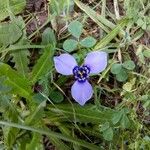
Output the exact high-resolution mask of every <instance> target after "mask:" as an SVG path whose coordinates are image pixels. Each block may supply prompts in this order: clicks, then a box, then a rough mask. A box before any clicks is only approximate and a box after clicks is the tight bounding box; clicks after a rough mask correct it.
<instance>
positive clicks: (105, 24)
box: [74, 0, 115, 33]
mask: <svg viewBox="0 0 150 150" xmlns="http://www.w3.org/2000/svg"><path fill="white" fill-rule="evenodd" d="M74 1H75V3H76V5H77V6H78V7H79V8H80V9H81V10H83V11H84V12H85V13H86V14H87V15H88V16H89V17H90V18H91V19H92V20H93V21H94V22H96V23H97V24H98V25H99V26H100V27H101V28H102V29H103V30H104V31H105V32H107V33H108V32H109V28H110V29H113V28H114V27H115V25H114V24H113V23H112V22H110V21H109V20H107V19H106V18H105V17H103V16H102V15H99V14H98V13H96V12H95V11H94V10H92V9H91V8H90V7H89V6H86V5H85V4H83V3H82V2H80V1H78V0H74Z"/></svg>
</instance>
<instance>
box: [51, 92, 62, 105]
mask: <svg viewBox="0 0 150 150" xmlns="http://www.w3.org/2000/svg"><path fill="white" fill-rule="evenodd" d="M50 99H51V100H52V101H53V102H55V103H61V102H62V101H63V100H64V96H63V95H62V93H60V92H59V91H52V92H51V93H50Z"/></svg>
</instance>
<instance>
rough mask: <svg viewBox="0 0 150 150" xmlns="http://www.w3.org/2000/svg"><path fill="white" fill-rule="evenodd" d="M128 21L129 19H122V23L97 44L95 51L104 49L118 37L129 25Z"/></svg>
mask: <svg viewBox="0 0 150 150" xmlns="http://www.w3.org/2000/svg"><path fill="white" fill-rule="evenodd" d="M128 21H129V20H128V19H122V20H121V21H120V23H119V24H118V25H116V27H115V28H114V29H113V30H112V31H111V32H110V33H109V34H107V35H106V36H105V37H104V38H103V39H102V40H101V41H99V42H98V43H97V44H96V46H95V47H94V50H98V49H101V48H104V47H105V46H106V45H107V44H108V43H109V42H110V41H111V40H112V39H114V38H115V37H116V35H117V34H118V33H119V32H120V31H121V29H122V28H123V27H125V26H126V25H127V23H128Z"/></svg>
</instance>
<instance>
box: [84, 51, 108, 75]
mask: <svg viewBox="0 0 150 150" xmlns="http://www.w3.org/2000/svg"><path fill="white" fill-rule="evenodd" d="M84 64H85V65H87V66H88V67H89V68H90V74H97V73H100V72H102V71H103V70H104V69H105V68H106V66H107V53H106V52H102V51H101V52H100V51H95V52H91V53H89V54H88V55H87V56H86V58H85V62H84Z"/></svg>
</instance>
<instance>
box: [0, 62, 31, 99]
mask: <svg viewBox="0 0 150 150" xmlns="http://www.w3.org/2000/svg"><path fill="white" fill-rule="evenodd" d="M0 70H1V71H0V76H1V75H2V76H5V77H6V80H5V82H4V84H6V85H9V86H10V87H12V90H11V91H12V93H13V94H18V95H20V96H22V97H24V98H27V99H31V94H32V90H31V87H30V83H29V80H27V79H26V78H24V77H23V76H21V75H19V74H18V73H17V72H16V71H15V70H13V69H11V67H10V66H8V65H7V64H4V63H0Z"/></svg>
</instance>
